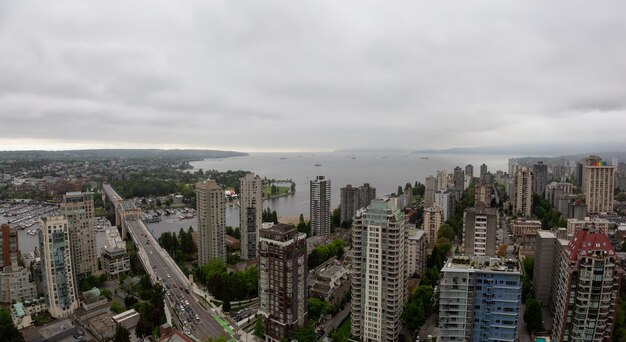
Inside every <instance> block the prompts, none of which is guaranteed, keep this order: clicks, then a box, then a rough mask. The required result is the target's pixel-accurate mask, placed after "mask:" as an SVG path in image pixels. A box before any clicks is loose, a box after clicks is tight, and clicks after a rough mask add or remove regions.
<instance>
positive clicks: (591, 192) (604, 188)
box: [583, 158, 615, 214]
mask: <svg viewBox="0 0 626 342" xmlns="http://www.w3.org/2000/svg"><path fill="white" fill-rule="evenodd" d="M588 159H589V158H588ZM583 177H584V178H583V189H584V191H585V202H586V203H587V213H589V214H602V213H610V212H613V191H614V187H615V166H614V165H607V164H606V162H603V161H599V160H597V161H591V162H588V163H586V164H585V165H584V172H583Z"/></svg>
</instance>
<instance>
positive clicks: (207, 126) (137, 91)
mask: <svg viewBox="0 0 626 342" xmlns="http://www.w3.org/2000/svg"><path fill="white" fill-rule="evenodd" d="M624 12H626V4H624V3H622V2H620V1H608V2H605V3H603V5H602V6H598V5H597V4H594V3H588V2H583V1H573V2H572V1H567V2H566V1H556V2H550V3H545V2H539V1H529V2H523V3H506V2H504V3H503V2H492V1H473V2H467V3H464V2H460V3H459V2H448V1H439V2H433V3H428V2H399V3H394V4H393V5H392V4H384V3H380V2H374V1H365V2H363V1H341V2H337V1H303V2H290V1H276V2H265V3H262V2H232V1H231V2H204V1H185V2H183V3H180V2H169V1H137V2H131V3H128V2H124V1H107V2H101V3H85V2H72V1H63V0H61V1H54V2H46V3H39V2H37V3H36V2H29V1H3V2H1V3H0V74H1V75H2V77H0V123H1V124H0V145H1V146H10V144H9V143H10V142H11V141H10V140H9V141H7V140H6V139H34V138H38V139H44V140H52V141H79V142H81V143H82V144H84V145H89V144H90V143H93V144H99V145H98V146H101V145H102V144H106V143H107V142H111V144H112V145H113V142H115V141H123V142H127V143H129V144H136V145H142V146H145V145H150V144H159V146H162V145H167V144H171V146H189V147H213V146H220V147H223V148H234V147H236V148H239V149H247V150H255V149H264V150H281V149H286V148H290V149H293V148H302V149H306V150H332V149H336V148H341V147H346V146H351V147H376V146H383V145H384V146H389V147H391V146H396V147H398V148H407V149H412V148H414V147H415V148H418V147H419V148H449V147H457V146H461V147H462V146H481V145H493V143H494V142H495V143H498V142H506V143H507V144H508V145H514V144H522V145H523V144H533V143H535V142H537V141H540V142H541V143H544V144H554V143H557V142H558V143H559V144H568V143H572V144H573V143H576V144H578V143H584V142H595V140H597V135H590V134H588V131H589V130H588V127H589V123H590V122H593V123H594V124H595V125H597V124H598V123H600V122H611V125H607V126H606V127H596V130H604V131H605V132H606V134H603V137H605V139H606V141H605V143H606V144H624V143H625V142H626V137H624V136H623V134H619V129H618V128H619V127H624V126H626V109H625V107H624V102H623V99H624V98H626V88H624V87H623V83H624V79H625V78H626V62H625V61H626V46H625V45H624V44H623V35H624V32H626V21H624V20H623V19H622V17H621V13H624ZM2 139H5V140H2Z"/></svg>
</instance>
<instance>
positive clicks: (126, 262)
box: [100, 226, 130, 279]
mask: <svg viewBox="0 0 626 342" xmlns="http://www.w3.org/2000/svg"><path fill="white" fill-rule="evenodd" d="M106 234H107V244H106V245H105V246H104V247H102V252H101V253H100V260H101V264H102V269H103V270H104V271H105V272H106V274H107V276H108V277H109V279H111V278H115V277H117V276H119V274H120V273H123V272H127V271H130V256H129V255H128V251H127V250H126V243H125V242H124V241H123V240H122V238H121V237H120V234H119V232H118V231H117V228H116V227H114V226H113V227H108V228H107V230H106Z"/></svg>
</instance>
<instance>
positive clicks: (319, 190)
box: [310, 176, 330, 236]
mask: <svg viewBox="0 0 626 342" xmlns="http://www.w3.org/2000/svg"><path fill="white" fill-rule="evenodd" d="M310 203H311V212H310V218H311V233H313V235H321V236H329V235H330V180H329V179H325V178H324V176H317V177H316V178H315V180H312V181H311V202H310Z"/></svg>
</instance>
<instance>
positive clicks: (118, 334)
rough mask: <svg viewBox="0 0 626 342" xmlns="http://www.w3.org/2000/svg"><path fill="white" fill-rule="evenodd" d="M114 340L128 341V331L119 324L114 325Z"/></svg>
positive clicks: (115, 341) (118, 341)
mask: <svg viewBox="0 0 626 342" xmlns="http://www.w3.org/2000/svg"><path fill="white" fill-rule="evenodd" d="M113 341H114V342H130V333H129V332H128V330H126V328H124V327H123V326H122V325H121V324H118V325H117V326H116V327H115V336H113Z"/></svg>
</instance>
